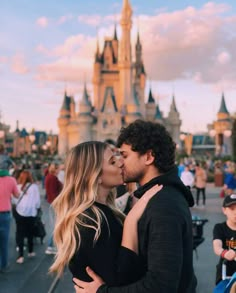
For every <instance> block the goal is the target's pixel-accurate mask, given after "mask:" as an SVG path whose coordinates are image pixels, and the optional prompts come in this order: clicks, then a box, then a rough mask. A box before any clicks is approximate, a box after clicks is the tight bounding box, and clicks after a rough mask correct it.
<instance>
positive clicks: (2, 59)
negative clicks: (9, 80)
mask: <svg viewBox="0 0 236 293" xmlns="http://www.w3.org/2000/svg"><path fill="white" fill-rule="evenodd" d="M7 61H8V58H7V57H6V56H0V63H2V64H5V63H7Z"/></svg>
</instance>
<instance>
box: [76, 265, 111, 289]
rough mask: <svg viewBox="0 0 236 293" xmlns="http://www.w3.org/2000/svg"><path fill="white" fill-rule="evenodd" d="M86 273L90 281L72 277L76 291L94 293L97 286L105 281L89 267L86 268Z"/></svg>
mask: <svg viewBox="0 0 236 293" xmlns="http://www.w3.org/2000/svg"><path fill="white" fill-rule="evenodd" d="M86 271H87V274H88V275H89V276H90V277H91V278H92V279H93V281H92V282H89V283H88V282H84V281H81V280H79V279H76V278H73V282H74V283H75V284H76V285H75V286H74V288H75V292H76V293H96V292H97V290H98V288H99V287H100V286H101V285H102V284H104V283H105V282H104V281H103V280H102V279H101V278H100V277H99V276H98V275H97V274H95V273H94V271H93V270H91V269H90V268H89V267H87V268H86Z"/></svg>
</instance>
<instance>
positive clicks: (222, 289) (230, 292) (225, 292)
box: [213, 260, 236, 293]
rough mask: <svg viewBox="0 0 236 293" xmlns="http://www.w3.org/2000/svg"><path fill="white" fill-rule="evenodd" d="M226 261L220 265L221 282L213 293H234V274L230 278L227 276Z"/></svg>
mask: <svg viewBox="0 0 236 293" xmlns="http://www.w3.org/2000/svg"><path fill="white" fill-rule="evenodd" d="M227 262H228V261H227V260H225V261H224V262H223V264H222V281H220V282H219V283H218V284H217V285H216V287H215V289H214V291H213V293H236V272H235V273H234V274H233V275H232V276H227V274H226V267H227Z"/></svg>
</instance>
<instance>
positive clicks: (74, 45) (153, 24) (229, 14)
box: [0, 0, 236, 133]
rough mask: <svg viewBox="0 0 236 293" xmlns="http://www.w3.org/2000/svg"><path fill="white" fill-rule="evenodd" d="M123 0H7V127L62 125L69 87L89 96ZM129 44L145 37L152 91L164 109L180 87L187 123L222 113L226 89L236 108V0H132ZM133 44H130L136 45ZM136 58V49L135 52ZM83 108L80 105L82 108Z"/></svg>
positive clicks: (0, 58)
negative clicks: (98, 57) (98, 54)
mask: <svg viewBox="0 0 236 293" xmlns="http://www.w3.org/2000/svg"><path fill="white" fill-rule="evenodd" d="M122 2H123V0H119V1H118V0H116V1H112V0H100V1H97V0H95V1H93V0H87V1H84V0H50V1H48V0H41V1H32V0H11V1H7V0H2V1H1V9H0V26H1V30H0V111H1V122H4V123H6V124H9V125H10V126H11V131H14V130H15V128H16V121H17V120H19V126H20V128H23V127H25V128H26V129H27V130H28V131H31V130H32V129H33V128H34V129H35V130H44V131H52V132H53V133H58V127H57V118H58V116H59V111H60V107H61V105H62V100H63V95H64V91H65V88H66V89H67V91H68V94H72V95H74V97H75V102H76V104H78V101H79V99H80V98H81V97H82V91H83V85H84V82H85V81H86V83H87V88H88V92H89V94H90V96H91V98H92V96H93V91H92V89H93V88H92V83H91V81H92V70H93V62H94V53H95V49H96V40H97V38H98V39H99V44H100V47H102V45H103V40H104V38H105V37H106V36H110V37H111V36H112V35H113V31H114V23H117V30H118V38H119V37H120V33H121V32H120V27H119V20H120V12H121V8H122ZM130 3H131V5H132V8H133V27H132V43H133V44H134V43H135V41H136V38H137V31H139V32H140V38H141V42H142V45H143V59H144V64H145V70H146V73H147V86H146V97H148V92H149V89H150V88H151V89H152V93H153V95H154V97H155V100H156V101H157V102H158V103H159V107H160V110H161V111H162V112H163V115H164V116H167V114H168V112H169V109H170V104H171V99H172V96H173V94H174V95H175V101H176V106H177V109H178V111H179V113H180V118H181V120H182V126H181V130H182V131H186V132H194V133H196V132H201V131H206V130H207V125H208V124H210V123H212V122H213V121H214V120H216V118H217V112H218V110H219V108H220V101H221V97H222V92H224V95H225V100H226V105H227V108H228V110H229V112H230V113H235V112H236V29H235V28H236V1H235V0H225V1H223V0H222V1H220V0H217V1H211V2H208V1H203V0H197V1H193V0H192V1H190V0H189V1H187V0H178V1H177V0H176V1H173V0H158V1H157V0H146V1H143V0H130ZM133 47H134V46H133ZM133 57H134V54H133ZM77 110H78V107H77Z"/></svg>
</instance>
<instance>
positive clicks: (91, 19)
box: [78, 15, 102, 27]
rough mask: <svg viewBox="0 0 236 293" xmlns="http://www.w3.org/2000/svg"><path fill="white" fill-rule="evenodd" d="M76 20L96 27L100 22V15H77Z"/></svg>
mask: <svg viewBox="0 0 236 293" xmlns="http://www.w3.org/2000/svg"><path fill="white" fill-rule="evenodd" d="M78 21H79V22H82V23H85V24H87V25H90V26H95V27H96V26H98V25H99V24H100V23H101V22H102V17H101V16H100V15H79V16H78Z"/></svg>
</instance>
